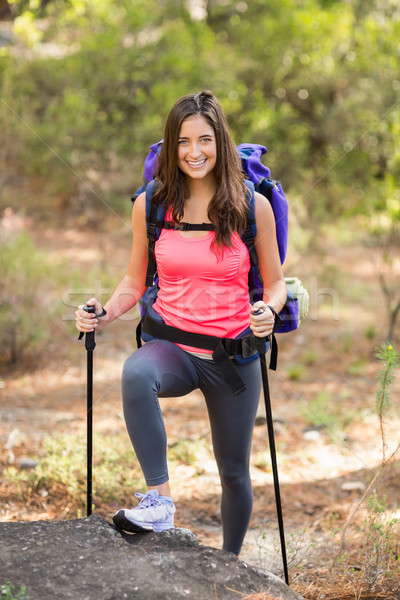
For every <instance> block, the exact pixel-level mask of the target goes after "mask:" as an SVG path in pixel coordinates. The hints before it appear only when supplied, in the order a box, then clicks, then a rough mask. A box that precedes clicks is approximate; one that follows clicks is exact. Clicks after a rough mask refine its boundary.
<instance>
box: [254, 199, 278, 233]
mask: <svg viewBox="0 0 400 600" xmlns="http://www.w3.org/2000/svg"><path fill="white" fill-rule="evenodd" d="M254 208H255V217H256V223H257V228H258V227H260V226H261V227H262V226H263V225H266V226H269V224H270V223H271V222H273V220H274V213H273V210H272V206H271V204H270V202H269V200H268V199H267V198H266V197H265V196H263V195H262V194H260V193H259V192H254Z"/></svg>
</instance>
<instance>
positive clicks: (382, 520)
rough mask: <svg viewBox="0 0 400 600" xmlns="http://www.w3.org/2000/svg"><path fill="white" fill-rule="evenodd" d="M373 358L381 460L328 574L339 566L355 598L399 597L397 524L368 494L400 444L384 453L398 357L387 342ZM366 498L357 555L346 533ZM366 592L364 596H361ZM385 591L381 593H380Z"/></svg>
mask: <svg viewBox="0 0 400 600" xmlns="http://www.w3.org/2000/svg"><path fill="white" fill-rule="evenodd" d="M375 356H376V358H377V359H378V361H379V362H380V363H381V366H382V368H381V369H380V371H379V373H378V386H377V390H376V412H377V416H378V418H379V424H380V429H381V439H382V461H381V464H380V467H379V468H378V469H377V471H376V473H375V475H374V476H373V478H372V479H371V481H370V482H369V484H368V486H367V488H366V490H365V492H364V493H363V495H362V497H361V499H360V501H359V502H358V504H357V505H356V507H355V508H354V509H353V511H352V512H351V514H350V515H349V517H348V519H347V521H346V524H345V526H344V527H343V530H342V531H341V541H340V544H339V550H338V552H337V554H336V557H335V560H334V564H333V567H332V569H331V573H332V572H333V569H334V567H335V565H338V566H339V567H340V568H341V570H342V571H344V573H345V574H346V576H347V578H348V579H349V581H350V585H351V586H352V589H353V593H354V598H355V599H356V600H360V599H361V598H363V597H368V598H370V597H374V598H378V597H379V598H385V600H398V598H399V594H400V561H399V552H398V539H399V536H400V527H399V524H398V520H397V519H395V518H393V515H390V516H387V514H386V513H387V502H386V498H383V499H379V498H378V497H377V496H376V494H373V493H371V490H373V489H374V486H375V484H376V482H377V480H378V478H379V477H380V476H381V475H382V472H383V470H384V468H385V467H386V466H387V465H388V464H389V463H390V462H391V461H392V460H393V459H394V457H395V456H396V454H397V452H398V450H399V448H400V444H398V445H397V446H396V448H395V449H394V450H393V451H392V452H391V453H390V455H389V456H388V453H387V442H386V431H385V418H387V413H388V410H389V408H390V407H391V386H392V384H393V382H394V379H395V371H396V369H397V368H398V367H399V363H400V356H399V353H398V352H397V350H396V349H395V348H394V347H393V346H392V345H391V344H389V343H385V344H382V345H381V346H379V347H378V348H377V349H376V353H375ZM366 500H367V512H366V517H365V519H364V523H363V526H362V540H361V544H360V551H359V553H358V555H357V556H354V555H353V554H352V555H350V553H349V552H346V551H345V547H346V533H347V529H348V526H349V524H350V523H351V522H352V521H353V519H354V517H355V515H356V513H357V512H358V511H359V510H360V508H361V506H362V505H363V504H364V503H365V501H366ZM364 594H366V595H364ZM371 594H372V595H373V596H371ZM382 594H384V595H382Z"/></svg>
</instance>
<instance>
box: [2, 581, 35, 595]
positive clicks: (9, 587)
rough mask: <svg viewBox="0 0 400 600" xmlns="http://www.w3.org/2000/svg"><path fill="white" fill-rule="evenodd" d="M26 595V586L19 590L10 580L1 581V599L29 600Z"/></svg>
mask: <svg viewBox="0 0 400 600" xmlns="http://www.w3.org/2000/svg"><path fill="white" fill-rule="evenodd" d="M28 598H29V596H26V588H25V587H21V588H20V589H19V590H17V589H16V587H15V586H14V585H13V584H12V583H11V582H10V581H7V582H6V583H0V599H1V600H28Z"/></svg>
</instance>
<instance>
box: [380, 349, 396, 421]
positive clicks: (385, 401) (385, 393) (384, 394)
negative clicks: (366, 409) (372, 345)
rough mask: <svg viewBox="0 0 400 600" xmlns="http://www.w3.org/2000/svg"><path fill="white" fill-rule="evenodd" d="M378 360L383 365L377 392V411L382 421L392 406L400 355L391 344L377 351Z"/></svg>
mask: <svg viewBox="0 0 400 600" xmlns="http://www.w3.org/2000/svg"><path fill="white" fill-rule="evenodd" d="M375 356H376V358H377V359H378V360H379V362H380V363H381V365H382V369H381V370H380V371H379V373H378V387H377V390H376V410H377V413H378V416H379V418H380V419H382V418H383V417H384V415H385V413H386V412H387V410H388V409H389V407H390V406H391V399H392V389H391V388H392V384H393V383H394V381H395V376H396V370H397V369H398V367H399V365H400V355H399V353H398V352H397V350H396V348H394V347H393V346H392V345H390V344H382V345H381V346H379V347H378V348H377V349H376V352H375Z"/></svg>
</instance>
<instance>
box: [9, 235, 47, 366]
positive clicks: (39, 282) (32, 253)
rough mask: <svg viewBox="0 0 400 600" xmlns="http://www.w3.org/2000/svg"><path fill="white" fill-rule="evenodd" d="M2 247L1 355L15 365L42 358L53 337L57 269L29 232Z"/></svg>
mask: <svg viewBox="0 0 400 600" xmlns="http://www.w3.org/2000/svg"><path fill="white" fill-rule="evenodd" d="M0 248H1V252H0V279H1V281H2V286H1V289H0V328H1V331H2V348H1V353H0V356H1V362H2V363H4V364H6V365H15V364H16V363H18V362H20V361H22V360H24V359H26V358H31V359H32V358H34V357H36V358H38V356H39V355H40V354H41V353H42V352H43V350H44V348H45V345H46V342H47V341H48V340H49V338H50V328H49V323H50V322H51V320H52V319H53V318H54V317H55V314H56V310H55V308H54V305H55V302H54V298H52V296H51V290H52V286H53V282H54V279H55V277H56V273H57V269H56V266H55V265H54V264H53V263H52V262H51V261H50V260H49V259H48V258H47V257H45V255H44V254H43V253H42V252H39V251H38V250H37V249H36V248H35V246H34V244H33V242H32V240H31V239H30V238H29V237H28V236H27V234H25V233H21V234H19V235H18V236H17V237H15V238H14V239H13V240H11V241H3V242H2V243H0ZM32 315H35V317H34V318H33V317H32ZM0 364H1V363H0Z"/></svg>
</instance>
